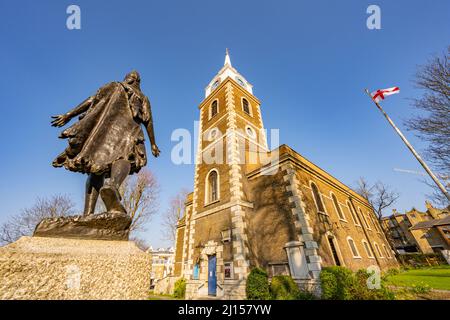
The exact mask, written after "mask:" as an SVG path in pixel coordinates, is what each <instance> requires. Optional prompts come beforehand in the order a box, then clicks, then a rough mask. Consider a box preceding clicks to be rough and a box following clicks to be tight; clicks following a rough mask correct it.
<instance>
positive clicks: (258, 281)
mask: <svg viewBox="0 0 450 320" xmlns="http://www.w3.org/2000/svg"><path fill="white" fill-rule="evenodd" d="M246 293H247V299H249V300H269V299H270V291H269V278H268V276H267V273H266V272H265V271H264V270H263V269H261V268H253V269H252V270H251V271H250V274H249V275H248V278H247V285H246Z"/></svg>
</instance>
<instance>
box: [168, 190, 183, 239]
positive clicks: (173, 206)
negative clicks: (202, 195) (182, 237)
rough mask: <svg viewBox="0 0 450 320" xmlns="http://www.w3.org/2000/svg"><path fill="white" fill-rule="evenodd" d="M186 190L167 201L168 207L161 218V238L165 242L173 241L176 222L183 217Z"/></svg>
mask: <svg viewBox="0 0 450 320" xmlns="http://www.w3.org/2000/svg"><path fill="white" fill-rule="evenodd" d="M188 193H189V192H188V191H187V190H186V189H182V190H180V191H179V192H178V193H177V194H176V195H175V196H173V197H172V198H171V199H170V201H169V207H168V209H167V211H166V212H165V213H164V216H163V222H162V225H163V238H164V239H165V240H170V241H172V242H174V241H175V238H176V232H177V224H178V220H180V218H181V217H182V216H183V214H184V213H183V210H184V202H185V201H186V196H187V195H188Z"/></svg>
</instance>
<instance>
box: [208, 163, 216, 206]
mask: <svg viewBox="0 0 450 320" xmlns="http://www.w3.org/2000/svg"><path fill="white" fill-rule="evenodd" d="M217 200H219V175H218V173H217V170H215V169H213V170H211V171H210V172H209V174H208V177H207V183H206V204H208V203H211V202H214V201H217Z"/></svg>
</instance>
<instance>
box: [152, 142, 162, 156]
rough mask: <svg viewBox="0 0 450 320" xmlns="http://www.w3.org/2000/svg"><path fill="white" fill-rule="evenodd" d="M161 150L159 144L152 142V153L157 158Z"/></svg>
mask: <svg viewBox="0 0 450 320" xmlns="http://www.w3.org/2000/svg"><path fill="white" fill-rule="evenodd" d="M160 153H161V151H160V150H159V149H158V146H157V145H156V144H152V154H153V155H154V156H155V158H157V157H158V156H159V154H160Z"/></svg>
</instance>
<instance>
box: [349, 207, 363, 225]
mask: <svg viewBox="0 0 450 320" xmlns="http://www.w3.org/2000/svg"><path fill="white" fill-rule="evenodd" d="M347 206H348V210H350V213H351V214H352V220H353V223H354V224H355V226H360V224H359V220H358V217H357V216H356V214H355V211H354V210H353V207H352V204H351V203H350V201H347Z"/></svg>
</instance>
